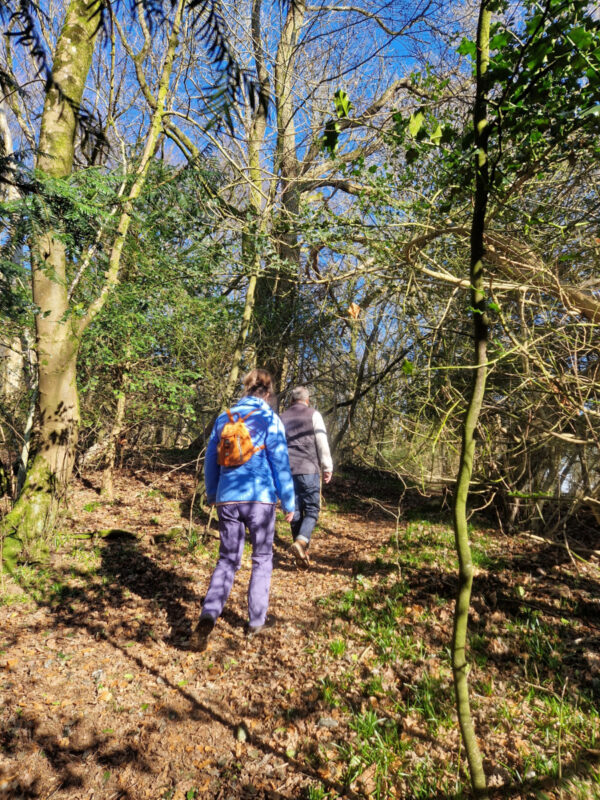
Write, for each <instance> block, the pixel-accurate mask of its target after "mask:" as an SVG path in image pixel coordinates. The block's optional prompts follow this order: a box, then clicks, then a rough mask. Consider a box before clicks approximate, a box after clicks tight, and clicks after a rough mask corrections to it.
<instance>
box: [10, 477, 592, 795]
mask: <svg viewBox="0 0 600 800" xmlns="http://www.w3.org/2000/svg"><path fill="white" fill-rule="evenodd" d="M99 484H100V477H99V475H95V474H94V473H90V474H89V475H87V476H86V479H85V480H79V481H77V482H76V484H75V486H74V488H73V491H72V493H71V496H70V498H69V503H68V509H67V511H66V514H65V517H64V519H63V520H62V522H61V526H60V530H59V532H58V533H57V534H56V537H55V541H54V543H53V544H54V547H53V553H54V554H53V557H52V561H51V564H50V565H47V566H43V567H42V566H29V567H23V568H21V569H20V570H19V572H18V574H17V575H16V576H15V577H14V578H8V577H6V576H5V577H4V578H3V579H2V580H3V583H2V587H1V588H2V596H1V599H2V605H1V606H0V619H1V625H2V627H1V634H0V636H1V640H0V697H1V699H2V707H1V713H0V745H1V747H0V797H2V798H10V800H17V798H48V800H49V799H50V798H52V799H53V800H84V799H85V800H92V798H98V799H99V798H101V799H102V800H118V799H122V800H141V799H142V798H151V799H152V800H158V799H159V798H165V799H167V798H169V799H170V800H192V799H193V798H223V800H229V799H231V800H237V798H265V800H266V799H267V798H269V799H271V800H274V799H275V798H281V799H283V798H306V799H307V800H324V798H429V799H430V800H433V799H434V798H439V799H440V800H441V799H442V798H461V797H468V796H470V795H469V781H468V775H467V772H466V766H465V758H464V753H463V752H462V750H461V746H460V735H459V731H458V726H457V723H456V715H455V712H454V698H453V689H452V673H451V668H450V660H449V642H450V637H451V634H452V615H453V600H454V595H455V590H456V557H455V554H454V545H453V535H452V529H451V524H450V517H449V513H448V509H447V507H446V508H442V507H441V505H442V504H441V498H439V499H436V500H434V501H431V500H429V501H426V500H425V499H424V498H422V499H419V498H418V497H417V498H414V497H413V498H408V497H405V498H404V500H403V503H402V504H401V506H400V514H399V516H398V518H397V521H396V519H395V515H397V514H398V500H399V489H398V487H397V486H395V485H394V484H393V482H391V483H389V485H388V484H386V483H385V482H384V481H383V482H382V481H377V485H376V486H375V485H371V486H365V485H364V482H361V481H360V480H358V479H357V476H356V475H354V476H346V477H345V478H343V477H337V478H336V479H335V480H334V482H333V483H332V484H331V485H330V486H327V487H326V488H325V498H324V509H323V512H322V516H321V520H320V525H319V528H318V529H317V531H316V533H315V537H314V543H313V546H312V548H311V556H312V566H311V568H310V569H309V570H308V571H299V570H297V569H296V567H295V565H294V563H293V560H292V558H291V556H290V554H289V552H288V548H289V544H290V540H289V533H288V531H287V526H286V525H285V523H284V522H283V521H282V520H280V521H279V522H278V535H277V540H276V545H275V568H274V572H273V581H272V593H271V607H270V612H271V614H272V616H273V617H274V619H275V621H276V625H275V627H273V628H271V629H268V630H266V631H265V632H264V633H263V634H262V635H260V636H256V637H254V638H251V639H247V637H246V636H245V634H244V624H245V620H246V589H247V584H248V577H249V573H250V554H249V552H248V551H247V552H245V554H244V560H243V565H242V569H241V570H240V572H239V573H238V575H237V578H236V583H235V585H234V589H233V592H232V595H231V597H230V600H229V602H228V604H227V606H226V609H225V612H224V614H223V616H222V618H221V619H220V620H219V621H218V624H217V626H216V628H215V630H214V632H213V634H212V636H211V638H210V641H209V645H208V648H207V649H206V650H205V651H204V652H201V653H197V652H192V651H190V650H189V648H188V646H187V637H188V636H189V634H190V631H191V629H192V627H193V625H194V624H195V622H196V620H197V617H198V614H199V610H200V607H201V601H202V597H203V593H204V591H205V590H206V587H207V584H208V579H209V577H210V573H211V570H212V567H213V566H214V564H215V560H216V555H217V547H218V540H217V538H216V534H215V530H214V522H213V528H212V529H209V530H208V532H206V531H205V526H204V523H203V522H202V518H201V517H200V516H198V518H197V519H196V520H195V527H194V528H192V529H190V527H189V525H188V520H189V517H190V500H191V497H192V493H193V485H192V478H191V476H187V475H184V474H182V473H181V472H177V471H164V472H143V471H140V472H137V473H135V474H129V475H127V474H123V475H121V476H120V477H119V479H118V483H117V486H116V498H117V499H116V500H115V501H114V502H112V503H108V502H106V501H104V500H103V498H102V496H101V495H100V493H99ZM580 544H581V543H580ZM472 546H473V560H474V563H475V565H476V577H475V582H474V587H473V599H472V613H471V619H470V626H469V635H470V648H469V660H470V662H471V665H472V666H471V671H470V677H469V679H470V687H471V693H472V707H473V716H474V722H475V727H476V731H477V735H478V737H479V741H480V744H481V749H482V752H483V757H484V765H485V768H486V773H487V776H488V781H489V784H490V786H491V787H492V793H493V796H494V797H496V796H497V797H510V798H529V797H531V798H568V800H572V799H573V800H574V799H576V798H581V799H582V800H584V799H585V800H588V798H600V711H599V704H598V700H599V697H600V604H599V602H598V599H599V596H600V592H599V588H600V568H599V562H598V558H597V555H594V553H593V552H591V551H589V550H584V549H581V548H580V549H579V550H577V548H578V546H579V545H578V544H577V543H574V542H571V547H572V551H573V552H572V553H571V554H570V553H569V552H568V550H567V549H566V548H565V547H564V546H563V545H562V544H552V543H548V542H544V541H542V540H538V539H535V538H532V537H527V536H514V537H507V536H503V535H500V534H498V533H497V532H496V531H495V529H494V527H493V526H492V525H490V526H489V527H486V526H485V524H483V525H481V526H480V527H477V528H474V529H473V531H472ZM588 547H592V548H594V547H598V545H597V543H596V544H595V545H594V544H591V545H590V544H589V543H588ZM577 553H578V554H577Z"/></svg>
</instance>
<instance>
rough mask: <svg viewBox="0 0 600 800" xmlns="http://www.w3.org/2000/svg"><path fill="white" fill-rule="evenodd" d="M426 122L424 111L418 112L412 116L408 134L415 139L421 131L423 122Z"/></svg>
mask: <svg viewBox="0 0 600 800" xmlns="http://www.w3.org/2000/svg"><path fill="white" fill-rule="evenodd" d="M424 121H425V117H424V116H423V112H422V111H417V112H416V113H415V114H411V117H410V120H409V123H408V132H409V133H410V135H411V136H412V137H413V138H414V137H415V136H416V135H417V133H418V132H419V131H420V130H421V127H422V125H423V122H424Z"/></svg>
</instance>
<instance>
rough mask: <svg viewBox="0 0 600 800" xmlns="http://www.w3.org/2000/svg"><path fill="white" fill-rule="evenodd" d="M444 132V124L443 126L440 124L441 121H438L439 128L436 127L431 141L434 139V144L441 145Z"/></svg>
mask: <svg viewBox="0 0 600 800" xmlns="http://www.w3.org/2000/svg"><path fill="white" fill-rule="evenodd" d="M442 134H443V130H442V126H441V125H440V123H439V122H438V125H437V128H436V129H435V130H434V132H433V133H432V134H431V141H432V142H433V143H434V144H437V145H439V143H440V142H441V141H442Z"/></svg>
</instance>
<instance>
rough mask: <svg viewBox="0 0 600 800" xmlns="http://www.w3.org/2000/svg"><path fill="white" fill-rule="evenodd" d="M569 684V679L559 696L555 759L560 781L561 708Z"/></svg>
mask: <svg viewBox="0 0 600 800" xmlns="http://www.w3.org/2000/svg"><path fill="white" fill-rule="evenodd" d="M568 683H569V679H568V678H566V680H565V685H564V686H563V690H562V692H561V695H560V710H559V714H558V746H557V749H556V758H557V760H558V779H559V780H562V760H561V746H562V730H563V706H564V701H565V692H566V691H567V685H568Z"/></svg>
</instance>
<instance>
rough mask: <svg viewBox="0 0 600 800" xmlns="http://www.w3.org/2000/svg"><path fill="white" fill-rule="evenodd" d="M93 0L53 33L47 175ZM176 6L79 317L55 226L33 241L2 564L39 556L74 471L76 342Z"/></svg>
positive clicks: (129, 204)
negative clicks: (21, 464)
mask: <svg viewBox="0 0 600 800" xmlns="http://www.w3.org/2000/svg"><path fill="white" fill-rule="evenodd" d="M99 1H100V0H72V2H71V3H70V5H69V8H68V10H67V15H66V19H65V23H64V26H63V29H62V31H61V34H60V36H59V39H58V41H57V45H56V50H55V56H54V66H53V72H52V80H51V82H50V87H49V89H48V92H47V95H46V101H45V105H44V111H43V115H42V123H41V131H40V142H39V155H38V159H37V164H36V166H37V168H38V170H39V171H40V172H41V173H43V174H44V175H46V176H48V177H51V178H64V177H67V176H68V175H69V174H70V173H71V170H72V168H73V159H74V150H75V134H76V129H77V110H78V108H79V106H80V103H81V99H82V96H83V90H84V87H85V82H86V80H87V76H88V73H89V70H90V66H91V63H92V56H93V51H94V45H95V40H96V37H97V34H98V22H99V19H98V15H97V13H95V12H97V10H98V7H99ZM184 6H185V0H179V1H178V3H177V6H176V9H175V15H174V21H173V27H172V29H171V33H170V37H169V42H168V46H167V50H166V53H165V58H164V61H163V65H162V70H161V77H160V80H159V85H158V91H157V96H156V102H155V104H154V106H153V109H152V111H153V113H152V117H151V120H150V127H149V131H148V135H147V139H146V143H145V147H144V150H143V153H142V156H141V159H140V162H139V164H138V166H137V168H136V172H135V178H134V180H133V182H132V184H131V187H130V189H129V192H128V194H127V197H126V198H125V202H124V203H123V206H122V211H121V215H120V217H119V222H118V225H117V228H116V232H115V236H114V239H113V242H112V246H111V250H110V255H109V258H108V269H107V271H106V273H105V283H104V285H103V286H102V289H101V290H100V293H99V294H98V296H97V297H96V298H95V299H94V300H93V302H92V303H91V304H90V306H89V308H88V309H87V312H86V313H85V315H84V316H83V317H76V316H75V315H72V314H70V308H69V297H68V289H67V255H66V250H65V247H64V245H63V243H62V241H61V240H60V238H59V236H58V235H57V233H56V232H55V231H53V230H48V231H46V232H45V233H44V234H43V235H41V236H40V237H39V238H38V240H37V242H35V243H34V246H33V248H32V253H33V257H32V284H33V300H34V303H35V304H36V305H37V306H38V309H39V311H38V314H37V315H36V339H37V342H36V343H37V352H38V370H39V390H38V416H39V425H38V428H39V431H38V436H37V442H36V452H35V456H34V458H33V461H32V463H31V465H30V466H29V468H28V471H27V477H26V479H25V485H24V487H23V491H22V493H21V495H20V496H19V499H18V500H17V503H16V504H15V506H14V508H13V509H12V511H11V512H10V513H9V514H8V515H7V516H6V517H5V519H4V520H3V523H2V534H3V536H4V545H3V556H4V566H5V567H6V568H8V569H9V570H10V569H12V568H14V566H15V564H16V560H17V558H21V559H23V558H27V559H32V558H33V559H37V558H40V556H43V555H44V552H45V550H46V540H47V534H48V533H49V532H50V531H51V530H52V528H53V526H54V523H55V520H56V513H57V511H58V507H59V503H60V500H61V498H62V497H63V496H64V494H65V492H66V489H67V486H68V482H69V479H70V477H71V474H72V471H73V463H74V458H75V448H76V445H77V437H78V431H79V420H80V416H79V400H78V394H77V383H76V367H77V354H78V350H79V343H80V341H81V337H82V336H83V334H84V332H85V330H86V328H87V327H88V325H89V324H90V323H91V322H92V320H93V319H94V318H95V317H96V315H97V314H98V313H99V312H100V311H101V309H102V308H103V306H104V303H105V302H106V299H107V298H108V296H109V293H110V291H111V289H112V287H113V286H114V285H115V284H116V283H117V282H118V276H119V268H120V263H121V255H122V252H123V247H124V244H125V241H126V238H127V234H128V231H129V227H130V224H131V214H132V209H133V204H134V203H135V201H136V200H137V198H138V197H139V195H140V193H141V191H142V189H143V186H144V184H145V181H146V176H147V173H148V167H149V165H150V160H151V158H152V156H153V155H154V152H155V150H156V146H157V143H158V140H159V137H160V134H161V132H162V120H163V116H164V113H165V107H166V106H165V104H166V98H167V94H168V90H169V82H170V76H171V73H172V69H173V63H174V58H175V52H176V48H177V43H178V36H179V30H180V27H181V20H182V15H183V8H184Z"/></svg>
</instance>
